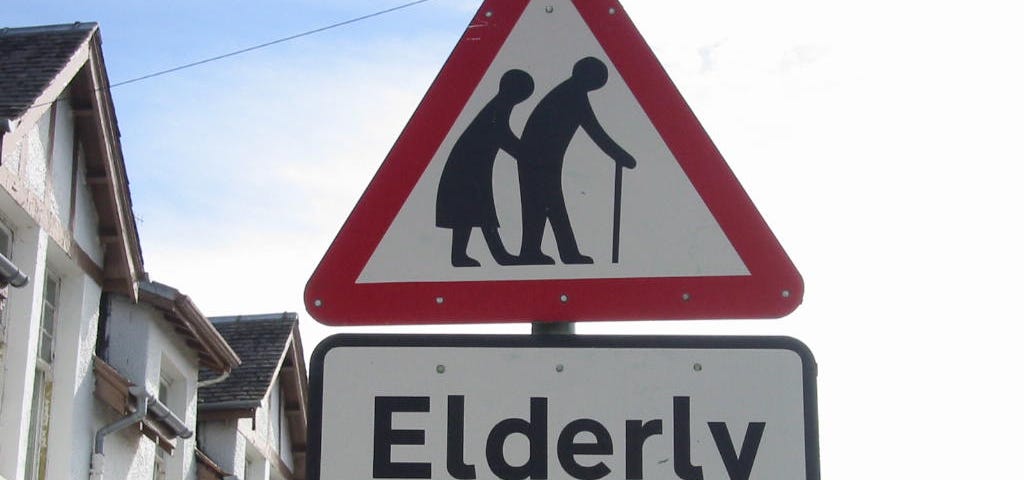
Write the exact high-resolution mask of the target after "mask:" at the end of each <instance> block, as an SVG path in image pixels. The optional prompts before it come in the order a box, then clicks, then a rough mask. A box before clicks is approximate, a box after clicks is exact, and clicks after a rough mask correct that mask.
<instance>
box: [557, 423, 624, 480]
mask: <svg viewBox="0 0 1024 480" xmlns="http://www.w3.org/2000/svg"><path fill="white" fill-rule="evenodd" d="M583 432H590V433H591V434H593V435H594V443H577V442H576V436H577V435H579V434H580V433H583ZM612 453H613V452H612V436H611V434H609V433H608V429H607V428H604V425H601V423H600V422H598V421H597V420H592V419H589V418H581V419H579V420H573V421H572V422H569V424H568V425H566V426H565V428H563V429H562V433H561V434H559V435H558V462H559V463H561V464H562V469H563V470H565V472H566V473H568V474H569V475H572V476H573V478H579V479H580V480H597V479H598V478H601V477H603V476H605V475H608V473H609V472H611V470H610V469H609V468H608V466H607V465H605V464H604V462H598V463H597V464H595V465H592V466H589V467H585V466H583V465H580V464H579V462H577V461H576V455H611V454H612Z"/></svg>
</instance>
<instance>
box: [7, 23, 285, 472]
mask: <svg viewBox="0 0 1024 480" xmlns="http://www.w3.org/2000/svg"><path fill="white" fill-rule="evenodd" d="M107 85H108V80H107V76H106V69H105V67H104V64H103V54H102V51H101V49H100V35H99V29H98V26H97V25H96V24H93V23H75V24H68V25H54V26H43V27H29V28H2V27H0V287H3V286H4V285H7V284H10V286H9V287H7V289H6V292H5V293H4V294H3V295H0V297H5V299H0V305H2V312H0V479H5V480H15V479H17V480H22V479H31V480H36V479H58V480H65V479H87V478H91V479H100V478H109V479H146V480H149V479H162V478H174V479H204V480H205V479H207V478H231V476H232V474H231V472H234V471H241V470H244V468H245V464H244V463H243V464H241V466H239V464H238V463H237V461H236V459H231V460H230V462H228V461H227V460H225V463H223V464H218V463H217V462H215V461H214V460H212V459H211V457H210V456H208V455H206V454H204V453H203V452H202V451H201V449H200V448H199V447H198V446H197V436H196V434H195V432H196V429H197V427H196V426H197V419H198V418H199V416H200V415H201V412H202V407H201V405H200V403H199V400H198V398H199V397H198V396H197V395H198V391H199V390H200V389H201V388H203V387H202V385H203V382H201V381H200V379H199V370H200V369H201V368H202V369H205V370H206V371H209V372H211V373H210V375H211V376H212V377H214V378H213V380H214V381H216V380H218V379H221V378H226V377H223V374H226V373H228V372H230V371H231V370H232V369H233V368H236V367H238V365H239V362H240V359H239V356H238V355H237V354H236V353H235V352H234V351H233V350H232V348H231V347H230V346H229V345H228V343H227V342H226V341H225V339H224V338H223V337H222V336H221V335H220V334H219V333H218V331H217V329H216V328H214V326H213V324H212V323H211V322H210V321H209V320H208V319H207V318H205V317H204V316H203V314H202V313H201V312H200V311H199V309H198V308H197V307H196V306H195V305H194V304H193V303H192V302H191V300H189V298H188V297H187V296H185V295H183V294H182V293H181V292H179V291H177V290H176V289H174V288H172V287H169V286H166V285H162V284H159V283H156V282H151V281H149V279H148V278H147V275H146V273H145V269H144V267H143V261H142V254H141V248H140V246H139V238H138V233H137V227H136V223H135V218H134V216H133V213H132V206H131V195H130V193H129V189H128V180H127V176H126V174H125V165H124V160H123V158H122V153H121V147H120V143H119V132H118V127H117V119H116V116H115V113H114V106H113V103H112V101H111V98H110V95H109V92H108V91H107V89H106V87H107ZM292 342H293V344H294V345H297V344H298V340H297V336H296V337H295V339H294V340H292ZM296 348H299V352H300V355H299V360H301V347H300V346H299V347H296ZM287 358H288V359H291V360H285V361H283V363H281V367H280V368H279V371H288V369H289V368H292V369H293V370H295V371H296V372H300V373H301V377H302V382H304V381H305V371H304V368H305V367H304V366H303V365H302V364H301V362H300V361H299V360H294V357H292V356H289V357H287ZM288 362H291V363H288ZM279 376H281V377H282V378H284V377H287V378H293V377H289V376H288V375H287V374H285V375H280V374H279ZM296 378H297V377H296ZM281 381H282V382H284V383H282V385H284V387H275V388H278V389H279V390H282V389H283V390H285V391H291V389H293V388H295V387H294V385H295V384H294V383H288V382H298V381H299V380H297V379H295V378H293V379H292V380H281ZM302 385H303V386H304V385H305V384H304V383H302ZM302 388H304V387H302ZM282 397H283V398H285V399H286V401H287V402H293V401H294V400H295V398H294V397H288V396H287V395H283V396H282V395H279V396H274V395H271V396H269V397H267V398H268V399H269V400H268V401H270V402H273V401H275V400H274V399H275V398H282ZM300 401H301V402H302V403H301V412H302V415H303V418H302V421H301V425H303V427H304V425H305V424H304V422H305V417H304V415H305V403H304V402H305V397H304V396H303V397H301V399H300ZM287 405H289V406H287V407H281V409H275V407H274V405H273V404H268V405H267V406H266V408H265V411H266V412H277V411H279V410H280V411H283V412H284V414H285V415H288V412H287V410H288V409H289V408H292V406H294V403H288V404H287ZM261 407H262V405H261ZM258 411H259V410H258V409H257V412H258ZM261 418H262V417H260V416H259V414H257V415H256V419H257V421H262V420H260V419H261ZM289 418H290V417H289ZM268 425H269V423H268ZM268 431H270V430H268ZM303 432H304V431H303ZM292 433H294V432H293V431H291V430H289V433H288V434H292ZM282 435H284V434H282ZM302 435H303V437H302V440H301V441H300V442H295V441H287V442H282V441H280V440H278V441H277V443H274V442H269V443H267V442H264V443H259V442H260V438H263V437H253V438H254V442H253V445H255V447H254V448H256V450H257V451H259V449H261V448H262V446H263V445H271V446H272V447H273V448H272V449H271V450H269V451H275V452H281V451H282V448H285V449H287V448H291V447H282V445H300V446H301V444H302V443H303V442H304V440H305V439H304V433H303V434H302ZM266 438H270V437H266ZM280 438H282V439H283V438H285V437H284V436H282V437H280ZM293 438H294V437H293ZM204 446H208V447H209V448H216V447H217V446H218V445H217V444H215V442H206V445H204ZM274 448H276V450H274ZM289 451H291V450H289ZM291 455H292V456H288V454H282V455H281V458H282V460H281V464H283V465H286V466H289V467H290V468H293V467H294V465H295V463H289V462H295V461H296V460H295V458H296V457H295V455H296V454H295V453H292V454H291ZM267 458H271V457H267ZM273 458H277V457H273ZM221 465H225V466H226V467H228V468H225V467H222V466H221ZM229 469H230V470H229ZM236 478H241V475H236ZM284 478H301V477H284Z"/></svg>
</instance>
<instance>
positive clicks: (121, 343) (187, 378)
mask: <svg viewBox="0 0 1024 480" xmlns="http://www.w3.org/2000/svg"><path fill="white" fill-rule="evenodd" d="M110 310H111V315H110V319H109V320H108V321H109V323H108V332H109V335H110V342H109V347H108V363H109V364H110V366H112V367H114V368H115V369H116V370H117V371H118V372H120V373H121V374H122V375H124V376H125V377H127V378H128V379H129V380H130V381H131V382H132V383H134V384H136V385H145V387H146V391H148V392H149V393H150V394H152V395H153V396H154V397H156V396H157V395H158V394H159V390H160V378H161V374H163V375H164V376H165V377H168V378H169V379H171V380H172V383H171V390H170V396H169V398H168V402H167V403H168V405H167V406H168V407H169V408H170V409H171V411H173V412H174V413H175V415H177V416H178V418H180V419H181V420H182V421H183V422H184V423H185V424H186V425H195V423H196V408H197V402H196V390H197V388H198V387H197V383H198V380H199V379H198V376H199V374H198V368H199V360H198V358H197V356H196V354H195V352H194V351H193V350H192V349H191V348H189V347H188V346H187V345H186V344H185V342H184V341H183V340H182V338H181V336H180V335H178V334H177V333H175V332H174V329H173V328H172V327H171V325H170V323H169V322H168V321H167V320H166V319H165V318H164V317H163V314H162V313H160V312H159V311H157V310H155V309H154V308H152V307H149V306H146V305H144V304H133V303H132V302H131V301H130V300H129V299H128V298H126V297H123V296H120V295H116V296H113V297H112V301H111V309H110ZM99 427H100V425H97V426H96V428H97V429H98V428H99ZM119 435H132V434H130V433H127V432H120V433H117V434H114V436H119ZM195 441H196V440H195V435H194V434H193V435H192V437H190V438H187V439H181V438H179V439H177V440H176V446H175V449H174V454H173V455H170V456H168V458H167V467H168V468H167V478H184V479H192V478H195V476H196V462H195V455H194V454H193V452H194V451H195ZM143 442H146V443H152V442H149V440H148V439H144V440H143ZM132 447H133V445H130V444H129V445H127V448H125V449H123V450H117V449H115V450H108V451H107V464H108V465H109V464H111V463H119V464H121V463H128V462H130V461H132V458H131V457H133V456H145V458H148V462H147V461H144V462H143V464H148V465H149V467H148V468H143V469H142V470H139V471H132V472H129V473H130V475H131V477H125V478H144V477H145V475H146V472H147V471H148V472H149V474H150V476H151V475H152V463H153V460H154V458H153V452H152V451H150V450H148V449H147V450H145V451H143V450H139V451H136V450H135V449H134V448H132ZM147 451H148V452H149V453H145V452H147ZM136 475H142V476H141V477H136ZM108 478H122V477H108Z"/></svg>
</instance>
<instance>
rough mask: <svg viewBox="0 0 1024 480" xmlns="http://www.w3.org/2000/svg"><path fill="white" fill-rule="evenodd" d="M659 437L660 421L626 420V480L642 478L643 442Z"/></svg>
mask: <svg viewBox="0 0 1024 480" xmlns="http://www.w3.org/2000/svg"><path fill="white" fill-rule="evenodd" d="M654 435H661V420H651V421H649V422H642V421H640V420H626V480H640V479H642V478H644V442H645V441H646V440H647V439H648V438H651V437H653V436H654Z"/></svg>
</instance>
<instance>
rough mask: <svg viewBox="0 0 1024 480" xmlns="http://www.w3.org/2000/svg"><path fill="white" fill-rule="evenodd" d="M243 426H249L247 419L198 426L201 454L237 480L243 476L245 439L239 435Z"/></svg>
mask: <svg viewBox="0 0 1024 480" xmlns="http://www.w3.org/2000/svg"><path fill="white" fill-rule="evenodd" d="M243 425H251V423H250V420H249V419H247V418H246V419H241V420H211V421H208V422H203V423H202V424H201V425H200V426H199V433H198V440H199V443H200V444H201V445H202V449H203V453H206V455H207V456H208V457H210V459H211V460H213V461H214V463H216V464H217V465H218V466H220V468H223V469H224V470H225V471H227V472H228V473H232V474H234V475H235V476H237V477H238V478H244V475H245V443H246V440H245V437H243V436H242V434H241V429H242V428H248V427H243Z"/></svg>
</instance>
